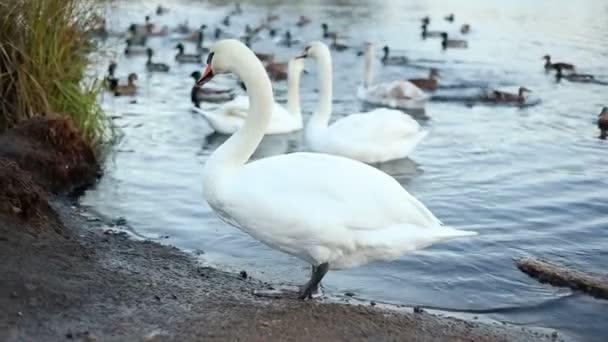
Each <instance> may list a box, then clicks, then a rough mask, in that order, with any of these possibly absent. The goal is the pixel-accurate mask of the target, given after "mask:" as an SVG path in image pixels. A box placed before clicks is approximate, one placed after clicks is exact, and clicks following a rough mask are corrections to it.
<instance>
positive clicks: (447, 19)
mask: <svg viewBox="0 0 608 342" xmlns="http://www.w3.org/2000/svg"><path fill="white" fill-rule="evenodd" d="M443 19H445V21H449V22H450V23H453V22H454V13H450V14H448V15H446V16H445V17H443Z"/></svg>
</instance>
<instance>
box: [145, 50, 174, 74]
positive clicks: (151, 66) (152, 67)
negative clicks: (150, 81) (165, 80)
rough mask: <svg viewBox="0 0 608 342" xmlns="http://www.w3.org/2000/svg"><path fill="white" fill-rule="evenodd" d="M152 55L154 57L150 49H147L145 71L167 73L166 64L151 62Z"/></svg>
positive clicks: (167, 67)
mask: <svg viewBox="0 0 608 342" xmlns="http://www.w3.org/2000/svg"><path fill="white" fill-rule="evenodd" d="M153 55H154V51H153V50H152V49H151V48H148V60H147V61H146V70H148V71H159V72H168V71H169V66H168V65H167V64H164V63H154V62H152V56H153Z"/></svg>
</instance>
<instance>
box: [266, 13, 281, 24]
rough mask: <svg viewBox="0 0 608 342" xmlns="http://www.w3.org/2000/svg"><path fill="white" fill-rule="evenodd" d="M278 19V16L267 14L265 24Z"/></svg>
mask: <svg viewBox="0 0 608 342" xmlns="http://www.w3.org/2000/svg"><path fill="white" fill-rule="evenodd" d="M279 19H281V17H280V16H279V15H278V14H271V13H268V15H267V16H266V22H267V23H271V22H273V21H277V20H279Z"/></svg>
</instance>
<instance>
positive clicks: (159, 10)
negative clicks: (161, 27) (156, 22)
mask: <svg viewBox="0 0 608 342" xmlns="http://www.w3.org/2000/svg"><path fill="white" fill-rule="evenodd" d="M169 11H170V9H169V8H167V7H164V6H162V5H158V6H157V7H156V15H163V14H167V13H169Z"/></svg>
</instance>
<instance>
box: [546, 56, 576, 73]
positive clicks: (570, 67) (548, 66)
mask: <svg viewBox="0 0 608 342" xmlns="http://www.w3.org/2000/svg"><path fill="white" fill-rule="evenodd" d="M543 59H544V60H545V69H546V70H551V69H555V70H557V68H561V69H562V70H574V65H573V64H570V63H562V62H557V63H551V56H549V55H544V56H543Z"/></svg>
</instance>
